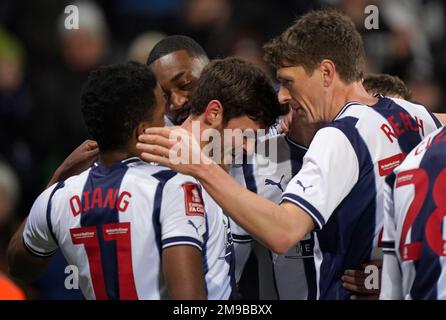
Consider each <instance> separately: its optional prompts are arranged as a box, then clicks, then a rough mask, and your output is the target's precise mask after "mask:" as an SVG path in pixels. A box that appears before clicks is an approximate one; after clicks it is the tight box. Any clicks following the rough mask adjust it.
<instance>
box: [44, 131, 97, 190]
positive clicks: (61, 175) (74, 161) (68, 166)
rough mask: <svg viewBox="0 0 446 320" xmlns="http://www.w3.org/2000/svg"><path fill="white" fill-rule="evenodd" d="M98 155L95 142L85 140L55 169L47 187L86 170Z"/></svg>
mask: <svg viewBox="0 0 446 320" xmlns="http://www.w3.org/2000/svg"><path fill="white" fill-rule="evenodd" d="M98 154H99V146H98V144H97V142H96V141H93V140H85V141H84V142H83V143H82V144H81V145H80V146H79V147H77V148H76V149H74V151H73V152H72V153H71V154H70V155H69V156H68V157H67V158H66V159H65V160H64V162H62V164H61V165H60V166H59V168H57V170H56V171H55V172H54V175H53V177H52V178H51V181H50V182H49V184H48V186H51V185H53V184H54V183H56V182H58V181H61V180H65V179H67V178H69V177H71V176H74V175H76V174H79V173H81V172H82V171H84V170H86V169H88V168H89V167H90V166H91V165H92V164H93V162H94V161H96V160H97V158H98Z"/></svg>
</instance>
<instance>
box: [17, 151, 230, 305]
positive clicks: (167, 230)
mask: <svg viewBox="0 0 446 320" xmlns="http://www.w3.org/2000/svg"><path fill="white" fill-rule="evenodd" d="M200 192H201V191H200V189H199V187H198V185H197V182H196V180H195V179H194V178H191V177H188V176H184V175H181V174H177V173H176V172H174V171H172V170H169V169H167V168H165V167H162V166H156V165H150V164H147V163H145V162H142V161H141V160H139V159H138V158H130V159H127V160H124V161H122V162H118V163H116V164H114V165H112V166H110V167H106V166H103V165H97V164H95V165H94V166H93V167H92V168H91V169H88V170H87V171H85V172H83V173H82V174H80V175H79V176H75V177H72V178H69V179H67V180H66V181H65V182H62V183H59V184H57V185H56V186H53V187H52V188H51V190H48V191H46V193H47V195H46V196H44V197H43V198H46V199H45V200H46V201H44V202H46V206H47V208H46V212H47V214H46V220H47V225H48V229H49V231H50V234H51V237H53V238H54V239H55V244H56V245H58V246H59V247H60V248H61V250H62V252H63V253H64V255H65V257H66V258H67V261H68V262H69V264H71V265H74V266H76V267H77V268H78V270H79V285H80V287H81V289H82V291H83V293H84V295H85V297H86V298H87V299H160V298H161V299H162V298H167V291H166V284H165V282H164V276H163V270H162V269H161V268H162V267H161V253H162V250H163V249H165V248H167V247H169V246H174V245H192V246H195V247H197V248H198V249H199V250H200V251H202V254H203V255H204V256H206V253H205V252H203V251H205V250H204V248H205V247H206V246H207V242H208V239H209V237H210V236H209V235H208V236H206V234H209V232H208V231H209V230H208V229H207V223H206V219H207V217H206V218H205V210H209V213H210V216H211V218H212V219H217V218H219V217H216V215H218V209H216V208H215V206H213V204H212V203H209V201H208V203H207V204H203V201H202V197H201V193H200ZM44 194H45V193H44ZM44 205H45V204H44ZM204 206H206V207H204ZM30 218H31V221H29V224H30V226H33V220H32V214H30ZM36 229H37V228H34V229H33V228H32V227H30V228H27V229H25V243H26V244H27V245H28V247H31V249H35V250H36V251H37V252H41V251H42V246H43V247H44V246H45V244H44V243H45V241H41V243H42V245H41V246H40V245H39V241H36V240H35V239H36V238H38V236H37V237H36V234H35V233H36V232H32V230H36ZM27 230H29V231H28V232H27ZM217 236H218V234H217V233H216V232H214V233H213V234H212V236H211V237H217ZM205 237H207V238H206V239H205ZM29 239H34V240H29ZM43 240H44V239H43ZM211 240H212V238H211ZM30 244H31V245H30ZM36 244H37V245H36ZM47 249H48V250H47ZM49 249H50V248H45V249H44V251H45V252H48V251H49ZM206 251H208V252H209V251H210V249H209V248H207V250H206ZM203 260H205V258H204V259H203ZM220 269H221V268H220ZM228 270H229V267H228ZM208 271H209V270H205V274H206V273H208ZM224 271H225V270H223V272H224ZM226 272H227V270H226ZM227 273H229V272H227ZM223 280H226V282H228V284H227V285H226V287H227V286H228V285H229V286H230V284H229V280H227V279H222V280H220V281H223ZM222 286H223V285H222ZM226 287H225V288H226ZM226 291H230V290H229V289H228V290H226ZM211 298H212V297H211ZM222 298H228V295H226V296H223V297H222Z"/></svg>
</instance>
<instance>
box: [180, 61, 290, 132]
mask: <svg viewBox="0 0 446 320" xmlns="http://www.w3.org/2000/svg"><path fill="white" fill-rule="evenodd" d="M212 100H218V101H220V102H221V104H222V105H223V121H224V123H228V121H229V120H231V119H233V118H237V117H241V116H248V117H249V118H251V119H252V120H254V121H257V122H259V123H261V124H262V125H263V126H264V127H266V128H268V127H270V126H272V125H273V124H274V123H275V122H276V120H277V117H279V116H281V115H284V114H286V113H287V111H288V107H287V106H282V105H280V104H279V102H278V99H277V94H276V92H275V90H274V87H273V85H272V82H271V80H270V79H269V78H268V76H267V75H266V74H265V73H264V72H263V71H262V70H260V69H259V68H258V67H256V66H255V65H254V64H252V63H250V62H247V61H244V60H241V59H238V58H226V59H216V60H214V61H212V62H211V63H210V64H208V65H207V66H206V67H205V68H204V69H203V72H202V73H201V76H200V79H199V80H198V84H197V88H196V89H195V91H194V93H193V94H192V96H191V100H190V102H189V103H190V105H191V114H192V115H196V116H198V115H201V114H202V113H204V111H205V110H206V107H207V105H208V103H209V102H210V101H212Z"/></svg>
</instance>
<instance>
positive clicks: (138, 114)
mask: <svg viewBox="0 0 446 320" xmlns="http://www.w3.org/2000/svg"><path fill="white" fill-rule="evenodd" d="M155 88H156V79H155V76H154V75H153V73H152V72H151V71H150V70H149V69H148V68H147V67H146V66H144V65H142V64H140V63H137V62H126V63H121V64H112V65H108V66H103V67H100V68H98V69H96V70H94V71H92V72H91V73H90V75H89V77H88V80H87V82H86V84H85V85H84V87H83V90H82V96H81V106H82V114H83V117H84V121H85V124H86V125H87V129H88V131H89V133H90V134H91V136H92V137H93V139H95V140H96V141H97V142H98V145H99V148H100V149H101V150H102V151H103V150H117V149H120V148H123V147H125V145H126V144H127V142H128V141H129V138H130V137H131V135H132V132H133V130H134V129H135V128H136V127H137V126H138V124H140V123H141V122H142V121H144V120H150V117H151V114H152V112H153V108H154V104H155V96H154V90H155Z"/></svg>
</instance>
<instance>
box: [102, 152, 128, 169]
mask: <svg viewBox="0 0 446 320" xmlns="http://www.w3.org/2000/svg"><path fill="white" fill-rule="evenodd" d="M132 156H136V154H133V153H131V152H129V151H128V150H110V151H101V152H99V156H98V162H99V163H100V164H102V165H104V166H111V165H112V164H113V163H116V162H119V161H122V160H125V159H127V158H130V157H132Z"/></svg>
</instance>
